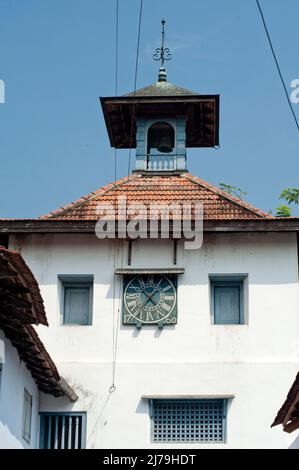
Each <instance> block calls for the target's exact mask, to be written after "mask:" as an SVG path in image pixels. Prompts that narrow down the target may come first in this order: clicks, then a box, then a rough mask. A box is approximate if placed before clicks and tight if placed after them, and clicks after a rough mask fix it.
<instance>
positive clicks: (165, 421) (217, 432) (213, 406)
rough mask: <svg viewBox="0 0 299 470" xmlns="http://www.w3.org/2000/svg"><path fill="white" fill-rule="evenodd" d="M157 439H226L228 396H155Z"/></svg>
mask: <svg viewBox="0 0 299 470" xmlns="http://www.w3.org/2000/svg"><path fill="white" fill-rule="evenodd" d="M151 408H152V411H151V413H152V421H153V440H154V441H155V442H224V439H225V409H226V400H224V399H201V400H195V399H194V400H192V399H190V400H153V401H152V404H151Z"/></svg>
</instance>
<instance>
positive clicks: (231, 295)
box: [210, 276, 246, 325]
mask: <svg viewBox="0 0 299 470" xmlns="http://www.w3.org/2000/svg"><path fill="white" fill-rule="evenodd" d="M245 277H246V276H242V277H234V276H226V277H222V276H219V277H217V276H212V277H211V276H210V279H211V305H212V314H213V322H214V324H216V325H238V324H244V278H245Z"/></svg>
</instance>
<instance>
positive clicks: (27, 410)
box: [22, 388, 32, 444]
mask: <svg viewBox="0 0 299 470" xmlns="http://www.w3.org/2000/svg"><path fill="white" fill-rule="evenodd" d="M31 415H32V395H30V393H29V392H28V391H27V390H26V388H25V389H24V402H23V429H22V435H23V439H24V440H25V441H26V442H27V443H28V444H30V437H31Z"/></svg>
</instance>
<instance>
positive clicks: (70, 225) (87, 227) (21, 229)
mask: <svg viewBox="0 0 299 470" xmlns="http://www.w3.org/2000/svg"><path fill="white" fill-rule="evenodd" d="M95 224H96V221H95V220H88V221H85V220H79V221H77V220H74V221H66V220H38V219H32V220H9V221H0V234H2V233H5V234H8V235H9V234H17V233H27V234H29V233H94V232H95ZM203 229H204V232H214V233H218V232H219V233H222V232H227V233H231V232H235V233H238V232H240V233H241V232H299V217H298V218H292V219H253V220H204V222H203ZM170 232H171V224H170Z"/></svg>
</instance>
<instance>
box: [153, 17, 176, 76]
mask: <svg viewBox="0 0 299 470" xmlns="http://www.w3.org/2000/svg"><path fill="white" fill-rule="evenodd" d="M161 24H162V34H161V47H158V48H157V49H156V52H155V54H154V55H153V59H154V60H160V61H161V67H160V68H159V77H158V81H159V82H167V73H166V70H165V68H164V62H165V60H170V59H171V58H172V55H171V53H170V51H169V48H168V47H164V41H165V31H164V25H165V20H164V18H163V19H162V21H161Z"/></svg>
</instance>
